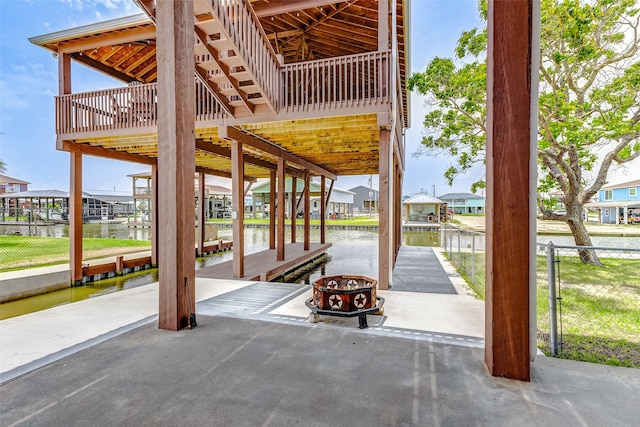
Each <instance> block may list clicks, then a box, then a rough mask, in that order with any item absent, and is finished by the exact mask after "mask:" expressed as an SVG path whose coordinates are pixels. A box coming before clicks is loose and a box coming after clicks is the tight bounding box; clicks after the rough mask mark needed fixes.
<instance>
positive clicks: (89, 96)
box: [56, 83, 158, 134]
mask: <svg viewBox="0 0 640 427" xmlns="http://www.w3.org/2000/svg"><path fill="white" fill-rule="evenodd" d="M157 105H158V96H157V85H156V83H151V84H146V85H144V84H140V85H134V86H128V87H122V88H117V89H105V90H98V91H94V92H83V93H74V94H71V95H63V96H58V97H56V132H57V133H58V134H61V133H62V134H65V133H74V132H83V131H84V132H91V131H97V130H98V131H99V130H112V129H114V130H115V129H130V128H139V127H146V126H150V125H155V124H156V122H157V118H158V117H157V116H158V108H157Z"/></svg>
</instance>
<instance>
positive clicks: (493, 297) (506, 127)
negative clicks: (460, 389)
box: [485, 0, 533, 381]
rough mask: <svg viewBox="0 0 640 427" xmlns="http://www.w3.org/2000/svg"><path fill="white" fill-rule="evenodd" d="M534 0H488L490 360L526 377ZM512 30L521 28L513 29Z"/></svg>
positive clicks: (498, 369)
mask: <svg viewBox="0 0 640 427" xmlns="http://www.w3.org/2000/svg"><path fill="white" fill-rule="evenodd" d="M531 17H532V0H527V1H509V0H493V1H489V19H488V55H487V218H486V221H487V233H486V250H487V252H486V303H485V310H486V311H485V318H486V319H485V324H486V326H485V363H486V364H487V367H488V368H489V371H490V372H491V374H492V375H494V376H504V377H507V378H513V379H519V380H525V381H528V380H529V379H530V366H529V268H531V266H530V265H529V213H530V209H529V206H530V203H529V198H530V197H532V196H533V195H531V194H530V192H529V180H530V176H531V174H530V158H531V157H530V156H531V155H532V154H531V152H530V144H529V141H530V115H531V104H530V100H531V90H530V83H531V81H530V78H531V31H532V20H531ZM514 29H517V31H515V30H514Z"/></svg>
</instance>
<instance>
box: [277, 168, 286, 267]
mask: <svg viewBox="0 0 640 427" xmlns="http://www.w3.org/2000/svg"><path fill="white" fill-rule="evenodd" d="M285 167H286V164H285V161H284V158H282V157H280V158H279V159H278V206H277V209H278V216H277V221H278V226H277V229H278V242H277V243H276V251H277V252H276V260H278V261H284V216H285V209H284V193H285V185H284V184H285V173H284V169H285Z"/></svg>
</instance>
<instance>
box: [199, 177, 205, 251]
mask: <svg viewBox="0 0 640 427" xmlns="http://www.w3.org/2000/svg"><path fill="white" fill-rule="evenodd" d="M204 178H205V176H204V173H203V172H198V255H200V256H202V254H203V253H204V224H205V221H204V203H205V201H204V181H205V180H204Z"/></svg>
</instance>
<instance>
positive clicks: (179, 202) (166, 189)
mask: <svg viewBox="0 0 640 427" xmlns="http://www.w3.org/2000/svg"><path fill="white" fill-rule="evenodd" d="M156 19H157V21H156V28H157V53H156V57H157V61H158V181H159V187H160V188H161V189H162V191H159V192H158V202H159V204H158V206H157V211H158V220H159V221H158V222H159V224H158V228H159V229H160V230H162V237H161V239H160V240H159V245H158V255H159V256H158V258H159V263H158V264H159V279H160V298H159V301H160V304H159V311H158V327H159V328H161V329H168V330H178V329H182V328H184V327H186V326H187V325H188V323H189V314H190V313H191V312H195V308H196V305H195V294H196V293H195V251H194V247H193V245H194V242H195V229H194V200H195V191H194V185H193V178H194V176H195V145H196V144H195V138H194V128H195V80H194V78H193V70H194V67H195V64H194V50H193V48H194V43H193V1H192V0H182V1H178V2H168V1H161V2H158V3H157V9H156Z"/></svg>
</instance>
